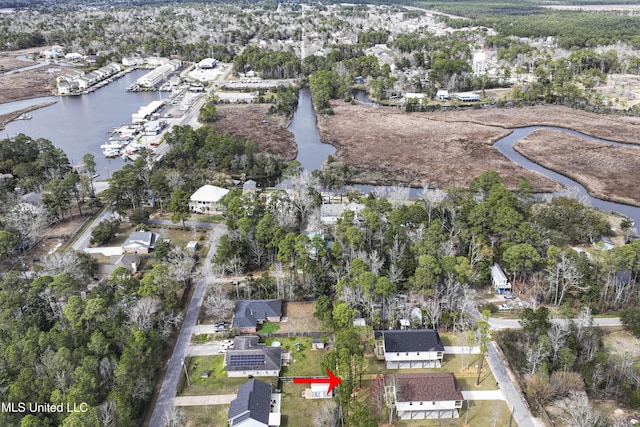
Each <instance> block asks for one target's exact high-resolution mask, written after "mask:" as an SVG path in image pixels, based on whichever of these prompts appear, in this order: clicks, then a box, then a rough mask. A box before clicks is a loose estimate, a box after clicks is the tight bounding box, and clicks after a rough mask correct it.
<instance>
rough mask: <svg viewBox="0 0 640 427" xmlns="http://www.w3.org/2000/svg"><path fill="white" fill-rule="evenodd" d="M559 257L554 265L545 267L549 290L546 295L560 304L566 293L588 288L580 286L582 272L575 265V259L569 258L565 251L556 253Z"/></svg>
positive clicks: (556, 303)
mask: <svg viewBox="0 0 640 427" xmlns="http://www.w3.org/2000/svg"><path fill="white" fill-rule="evenodd" d="M558 256H559V259H558V260H557V262H556V263H555V265H553V266H551V267H549V268H548V269H547V273H548V276H547V277H548V281H549V290H548V292H547V293H548V295H549V297H550V299H551V296H553V303H554V304H555V305H561V304H562V301H563V300H564V297H565V296H566V295H567V293H572V292H582V291H585V290H587V289H588V287H587V286H582V285H581V284H582V273H580V272H579V271H578V269H577V267H576V264H575V261H574V260H573V259H572V258H569V257H568V256H567V254H566V253H565V252H560V253H559V254H558Z"/></svg>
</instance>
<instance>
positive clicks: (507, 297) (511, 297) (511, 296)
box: [504, 294, 516, 299]
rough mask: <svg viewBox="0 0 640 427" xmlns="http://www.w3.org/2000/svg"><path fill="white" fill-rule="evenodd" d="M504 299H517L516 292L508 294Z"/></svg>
mask: <svg viewBox="0 0 640 427" xmlns="http://www.w3.org/2000/svg"><path fill="white" fill-rule="evenodd" d="M504 299H516V296H515V295H514V294H506V295H505V296H504Z"/></svg>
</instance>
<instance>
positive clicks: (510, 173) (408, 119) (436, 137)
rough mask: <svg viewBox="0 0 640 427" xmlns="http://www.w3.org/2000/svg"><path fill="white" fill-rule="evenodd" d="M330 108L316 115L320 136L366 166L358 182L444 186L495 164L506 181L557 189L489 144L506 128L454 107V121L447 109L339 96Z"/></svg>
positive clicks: (347, 158) (343, 158)
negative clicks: (412, 109) (405, 108)
mask: <svg viewBox="0 0 640 427" xmlns="http://www.w3.org/2000/svg"><path fill="white" fill-rule="evenodd" d="M333 109H334V112H335V114H334V115H331V116H321V117H319V118H318V125H319V129H320V137H321V139H322V141H324V142H328V143H330V144H332V145H334V146H336V147H337V151H336V154H335V155H334V157H335V158H336V159H338V160H340V161H342V162H344V163H347V164H349V165H352V166H355V167H356V168H358V169H361V170H364V171H365V172H366V175H365V176H360V177H359V179H360V180H361V181H362V182H369V183H386V182H389V181H393V182H395V183H399V184H404V185H411V186H416V187H421V186H423V185H429V187H438V188H446V187H450V186H466V185H468V184H469V182H470V181H471V180H472V179H473V178H475V177H476V176H478V175H479V174H480V173H482V172H483V171H487V170H495V171H497V172H499V173H500V175H502V177H503V179H504V182H505V184H506V185H507V186H510V187H513V186H514V185H515V183H516V179H517V177H518V176H520V175H523V176H525V177H526V178H527V179H528V180H529V181H530V182H531V183H532V185H533V186H534V188H535V189H536V190H538V191H555V190H556V189H558V187H557V185H556V184H555V183H554V182H553V181H551V180H549V179H547V178H545V177H544V176H542V175H541V174H538V173H535V172H530V171H528V170H526V169H524V168H521V167H520V166H518V165H516V164H515V163H513V162H511V161H510V160H509V159H507V158H506V157H505V156H503V155H502V154H501V153H500V152H499V151H498V150H497V149H495V148H493V146H492V144H493V142H494V141H496V140H497V139H499V138H502V137H504V136H506V135H508V134H509V130H508V129H504V128H501V127H498V126H495V125H491V124H490V125H484V124H481V122H482V119H481V118H478V120H477V121H476V120H473V119H470V118H469V117H467V116H466V114H464V113H457V114H458V115H457V121H454V120H452V119H453V118H454V117H455V116H454V115H451V114H448V115H446V116H445V115H440V114H429V113H410V114H407V113H405V112H402V111H399V110H395V109H386V108H378V107H369V106H364V105H350V104H347V103H343V102H336V103H334V104H333ZM497 111H498V110H495V111H494V112H497ZM460 121H464V124H461V123H460ZM359 129H362V130H361V131H359ZM354 130H356V132H354Z"/></svg>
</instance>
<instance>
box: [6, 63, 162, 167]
mask: <svg viewBox="0 0 640 427" xmlns="http://www.w3.org/2000/svg"><path fill="white" fill-rule="evenodd" d="M146 72H148V70H134V71H133V72H131V73H128V74H125V75H124V76H123V77H121V78H119V79H118V80H115V81H113V82H111V83H109V84H108V85H106V86H103V87H102V88H100V89H97V90H95V91H94V92H92V93H90V94H88V95H81V96H60V97H55V96H47V97H42V98H35V99H29V100H24V101H16V102H11V103H7V104H2V105H0V111H4V112H11V111H16V110H19V109H21V108H25V107H27V106H30V105H35V104H38V103H41V102H47V101H52V100H53V101H57V102H56V103H55V104H53V105H50V106H48V107H45V108H40V109H38V110H34V111H31V112H30V113H29V115H30V116H31V117H32V119H31V120H17V121H13V122H10V123H8V124H7V125H6V127H5V129H4V130H2V131H0V139H4V138H9V137H14V136H16V135H17V134H19V133H24V134H25V135H28V136H30V137H32V138H45V139H48V140H50V141H51V142H53V144H54V145H56V146H57V147H59V148H62V149H63V150H64V152H65V153H66V154H67V156H68V157H69V161H70V162H71V164H72V165H75V164H78V163H81V162H82V156H84V155H85V154H86V153H91V154H93V155H94V156H95V159H96V172H97V173H98V174H100V175H101V176H102V177H103V178H104V177H107V176H110V174H112V173H113V172H114V171H116V170H119V169H120V168H122V165H123V164H124V162H123V161H122V160H121V159H120V158H115V159H107V158H105V157H104V156H103V155H102V150H101V149H100V145H102V144H104V143H105V142H106V141H107V140H108V139H109V134H108V132H109V131H110V130H111V129H113V128H114V127H117V126H120V125H121V124H123V123H129V122H130V121H131V114H132V113H135V112H136V111H138V109H139V108H140V107H141V106H143V105H146V104H148V103H150V102H151V101H153V100H157V99H159V96H161V93H160V92H127V91H126V88H127V86H129V85H131V84H132V83H135V81H136V79H137V78H138V77H140V76H141V75H143V74H144V73H146ZM164 96H165V97H166V96H167V95H166V94H165V95H164ZM99 179H100V178H99Z"/></svg>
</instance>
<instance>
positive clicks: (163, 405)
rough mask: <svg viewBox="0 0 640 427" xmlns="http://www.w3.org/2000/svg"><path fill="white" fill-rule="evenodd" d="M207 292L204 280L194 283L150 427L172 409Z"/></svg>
mask: <svg viewBox="0 0 640 427" xmlns="http://www.w3.org/2000/svg"><path fill="white" fill-rule="evenodd" d="M216 248H217V246H216V245H211V248H209V253H208V254H207V258H206V259H205V261H204V264H203V266H202V271H203V272H204V271H208V270H210V269H211V258H212V256H213V254H214V253H215V251H216ZM206 290H207V283H206V280H205V279H200V280H198V282H197V283H196V286H195V289H194V291H193V295H192V297H191V301H190V302H189V308H188V309H187V314H186V316H185V317H184V321H183V322H182V328H181V329H180V335H179V336H178V340H177V341H176V345H175V347H174V348H173V354H172V355H171V359H169V364H168V366H167V369H166V373H165V376H164V379H163V381H162V386H161V388H160V393H158V398H157V399H156V401H155V404H154V407H153V413H152V414H151V419H150V421H149V424H148V425H149V426H150V427H162V426H164V425H165V421H166V420H165V417H166V415H167V414H168V413H169V411H170V410H171V408H173V404H174V401H175V397H176V393H177V391H178V382H179V380H180V376H181V375H184V371H183V369H184V368H183V365H182V364H183V363H184V360H185V359H186V358H187V356H188V353H189V344H190V343H191V336H192V335H193V330H194V328H195V327H196V323H197V321H198V316H199V315H200V307H202V301H203V299H204V294H205V292H206Z"/></svg>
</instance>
